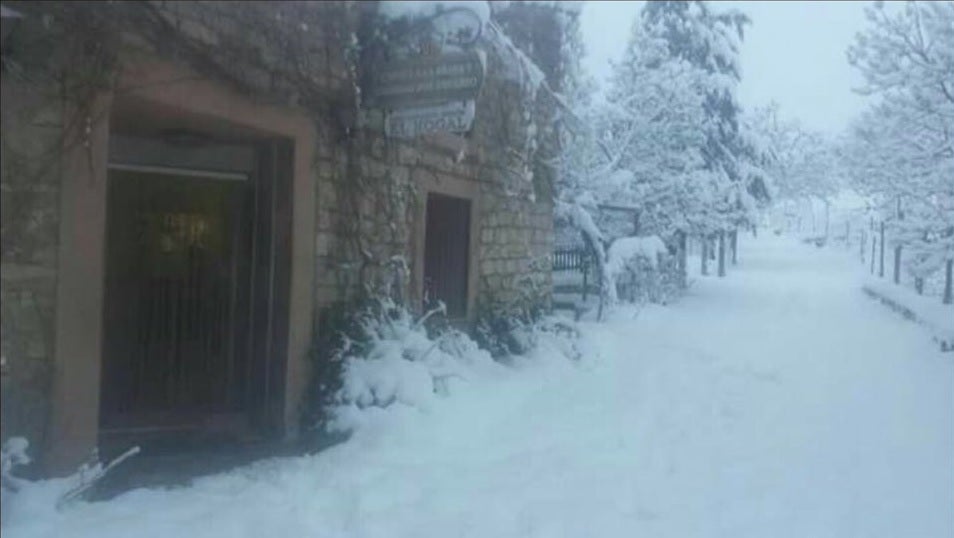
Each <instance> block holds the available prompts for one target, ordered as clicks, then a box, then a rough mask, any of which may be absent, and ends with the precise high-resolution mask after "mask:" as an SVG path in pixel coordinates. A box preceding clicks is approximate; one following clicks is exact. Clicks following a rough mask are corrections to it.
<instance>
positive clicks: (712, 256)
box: [709, 236, 716, 260]
mask: <svg viewBox="0 0 954 538" xmlns="http://www.w3.org/2000/svg"><path fill="white" fill-rule="evenodd" d="M709 259H710V260H714V259H716V240H715V236H712V237H710V238H709Z"/></svg>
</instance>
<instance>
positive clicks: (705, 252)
mask: <svg viewBox="0 0 954 538" xmlns="http://www.w3.org/2000/svg"><path fill="white" fill-rule="evenodd" d="M699 258H700V259H702V267H701V271H702V275H703V276H706V275H708V274H709V238H708V237H703V238H702V255H701V256H699Z"/></svg>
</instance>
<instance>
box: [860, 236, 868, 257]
mask: <svg viewBox="0 0 954 538" xmlns="http://www.w3.org/2000/svg"><path fill="white" fill-rule="evenodd" d="M867 239H868V238H867V237H866V236H865V231H864V230H861V238H860V239H859V240H858V244H859V245H860V246H861V248H860V249H859V250H861V263H865V246H866V244H867V241H866V240H867Z"/></svg>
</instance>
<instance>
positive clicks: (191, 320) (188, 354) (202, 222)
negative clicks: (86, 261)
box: [100, 170, 251, 430]
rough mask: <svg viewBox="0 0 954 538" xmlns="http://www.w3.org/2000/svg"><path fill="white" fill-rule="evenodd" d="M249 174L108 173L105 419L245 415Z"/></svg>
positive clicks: (161, 425)
mask: <svg viewBox="0 0 954 538" xmlns="http://www.w3.org/2000/svg"><path fill="white" fill-rule="evenodd" d="M247 183H248V181H247V180H244V181H243V180H241V179H239V180H236V179H208V178H198V177H189V176H186V175H182V174H176V173H175V172H173V171H168V172H165V173H156V172H147V171H130V170H112V171H111V172H110V175H109V193H108V208H109V209H108V211H109V216H108V221H109V222H108V232H107V234H108V237H107V245H108V254H107V277H106V278H107V288H106V298H107V300H106V338H105V341H104V351H105V356H104V362H103V379H102V382H103V390H102V405H101V410H102V412H101V419H100V420H101V423H102V426H103V428H104V429H106V430H109V429H120V430H122V429H127V430H128V429H144V428H148V429H153V430H156V429H176V428H185V427H189V426H194V425H197V424H196V423H197V422H200V421H201V422H202V423H205V422H208V420H209V418H211V417H214V416H215V417H217V418H218V419H219V420H221V421H222V422H231V423H232V424H231V427H233V428H241V427H244V426H247V424H245V422H246V418H245V411H246V405H245V403H246V401H247V398H246V395H247V392H248V381H249V361H248V355H247V354H245V353H242V352H241V350H242V349H243V348H244V346H242V342H241V341H240V337H241V334H240V331H239V330H238V329H239V327H241V325H242V320H243V319H247V318H248V308H249V303H250V300H249V299H250V298H249V290H250V286H249V279H250V276H251V274H250V264H249V263H248V260H249V251H250V248H251V241H250V233H249V230H248V229H247V227H245V226H243V221H245V220H247V219H243V218H242V216H243V210H244V208H245V206H246V205H247V203H246V198H247V197H248V196H249V189H248V188H247Z"/></svg>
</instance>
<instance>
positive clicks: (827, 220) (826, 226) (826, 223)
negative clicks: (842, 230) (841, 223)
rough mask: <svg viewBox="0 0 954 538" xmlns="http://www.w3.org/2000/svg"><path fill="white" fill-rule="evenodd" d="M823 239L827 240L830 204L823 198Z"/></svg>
mask: <svg viewBox="0 0 954 538" xmlns="http://www.w3.org/2000/svg"><path fill="white" fill-rule="evenodd" d="M824 202H825V241H826V242H827V241H828V230H829V226H828V224H829V216H830V215H831V204H830V203H828V200H825V201H824Z"/></svg>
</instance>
